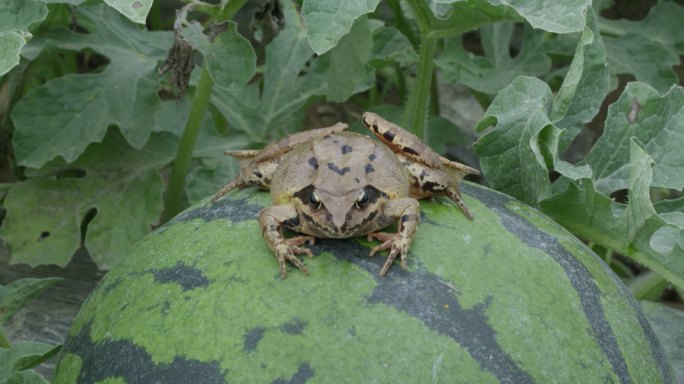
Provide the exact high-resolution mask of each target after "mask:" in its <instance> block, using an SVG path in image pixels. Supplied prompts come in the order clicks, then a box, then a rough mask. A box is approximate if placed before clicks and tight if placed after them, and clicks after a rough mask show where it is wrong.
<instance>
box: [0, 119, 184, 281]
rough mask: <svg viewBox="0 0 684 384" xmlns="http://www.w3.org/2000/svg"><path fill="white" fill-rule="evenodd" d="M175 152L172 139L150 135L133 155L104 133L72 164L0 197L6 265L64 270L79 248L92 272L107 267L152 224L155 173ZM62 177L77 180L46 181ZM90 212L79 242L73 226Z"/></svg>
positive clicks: (49, 169) (158, 183)
mask: <svg viewBox="0 0 684 384" xmlns="http://www.w3.org/2000/svg"><path fill="white" fill-rule="evenodd" d="M177 145H178V139H177V138H176V137H173V136H172V135H169V134H157V135H154V136H153V137H152V139H150V140H149V142H148V144H147V145H146V146H145V147H144V148H143V149H141V150H136V149H133V148H131V147H130V146H129V145H128V144H127V143H126V141H125V139H124V138H123V137H122V135H121V134H119V133H118V132H117V131H115V130H110V133H109V134H108V135H107V136H106V137H105V139H104V140H103V142H102V143H97V144H92V145H91V146H89V147H88V149H87V150H86V151H85V152H84V153H83V154H82V155H81V156H80V157H79V158H78V159H77V160H76V161H75V162H73V163H72V164H69V165H66V164H64V163H61V162H53V163H51V164H50V165H48V166H46V167H45V168H43V169H41V170H40V172H39V173H38V174H35V175H33V176H42V177H34V178H32V179H29V180H26V181H23V182H20V183H17V184H16V185H15V186H13V187H12V188H11V189H10V190H9V192H8V193H7V196H6V197H5V208H6V209H7V217H6V219H5V221H4V222H3V225H2V228H0V234H2V237H3V239H5V241H6V242H7V244H8V246H9V248H10V250H11V252H12V261H13V262H21V263H26V264H29V265H31V266H35V265H39V264H47V263H49V264H56V265H60V266H64V265H66V264H67V263H68V262H69V260H71V257H72V255H73V254H74V252H75V251H76V249H77V248H78V247H80V246H81V245H82V244H83V245H85V246H86V247H87V248H88V249H89V251H90V254H91V255H92V257H93V259H94V260H95V262H96V263H97V264H98V266H99V267H101V268H110V267H112V266H113V265H114V264H116V262H117V261H118V260H119V258H120V257H121V255H123V254H124V252H125V251H126V250H127V249H129V248H130V247H131V246H132V245H133V244H135V243H136V242H137V241H138V240H140V239H141V238H142V237H144V236H145V235H146V234H147V233H149V232H150V230H151V226H152V225H154V224H156V222H157V220H158V218H159V215H160V213H161V208H162V207H161V194H162V189H163V182H162V179H161V175H160V174H159V173H158V170H159V169H160V168H161V167H163V166H165V165H166V164H168V163H169V162H170V161H171V160H172V159H173V158H174V156H175V151H176V146H177ZM70 170H71V171H72V172H73V171H74V170H75V171H77V172H81V173H83V176H82V177H65V176H62V177H55V176H54V175H57V176H59V175H68V172H69V171H70ZM34 173H35V171H34ZM46 201H49V202H50V203H49V204H46V203H45V202H46ZM93 212H94V213H95V216H94V217H93V218H92V221H90V222H89V223H88V225H87V233H86V235H85V238H84V239H82V238H81V234H80V233H81V226H82V225H83V223H84V220H85V218H86V217H87V216H88V215H89V214H92V213H93Z"/></svg>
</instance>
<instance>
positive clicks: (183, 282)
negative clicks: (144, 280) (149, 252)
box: [145, 261, 209, 291]
mask: <svg viewBox="0 0 684 384" xmlns="http://www.w3.org/2000/svg"><path fill="white" fill-rule="evenodd" d="M145 272H146V273H151V274H152V275H153V276H154V281H156V282H157V283H160V284H166V283H175V284H178V285H180V286H181V287H182V288H183V290H184V291H189V290H192V289H195V288H200V287H206V286H208V285H209V279H207V277H206V276H204V274H203V273H202V271H201V270H200V269H197V268H194V267H191V266H189V265H185V264H183V263H181V262H180V261H179V262H177V263H176V265H174V266H173V267H171V268H154V269H150V270H147V271H145Z"/></svg>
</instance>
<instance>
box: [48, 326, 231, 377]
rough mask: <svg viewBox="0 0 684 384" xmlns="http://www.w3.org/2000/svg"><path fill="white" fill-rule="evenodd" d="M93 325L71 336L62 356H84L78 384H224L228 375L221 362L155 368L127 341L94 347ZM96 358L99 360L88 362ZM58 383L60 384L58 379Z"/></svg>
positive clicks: (178, 362) (180, 359)
mask: <svg viewBox="0 0 684 384" xmlns="http://www.w3.org/2000/svg"><path fill="white" fill-rule="evenodd" d="M90 329H91V326H90V324H87V325H86V326H84V327H83V328H82V329H81V331H80V332H79V333H78V334H77V335H75V336H70V337H69V339H68V340H67V342H66V343H65V345H64V349H63V352H62V353H63V354H69V353H71V354H75V355H78V356H81V357H82V359H81V361H82V365H81V370H80V372H79V374H78V378H76V382H77V383H96V382H98V381H101V380H105V379H108V378H115V377H119V378H123V379H124V380H125V382H126V383H128V384H149V383H166V384H189V383H206V384H223V383H225V379H224V377H225V376H226V374H227V372H221V369H220V366H219V362H218V361H210V362H204V361H198V360H194V359H185V358H183V357H180V356H176V357H175V358H174V359H173V361H172V362H171V363H169V364H155V363H154V362H153V361H152V357H151V356H150V355H149V353H147V351H145V349H144V348H142V347H140V346H137V345H135V344H133V343H132V342H130V341H128V340H116V341H104V342H97V343H94V342H92V340H91V339H90ZM87 356H97V357H98V359H88V358H87ZM55 383H60V381H59V380H58V379H57V380H55Z"/></svg>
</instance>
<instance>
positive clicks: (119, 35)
mask: <svg viewBox="0 0 684 384" xmlns="http://www.w3.org/2000/svg"><path fill="white" fill-rule="evenodd" d="M79 22H82V23H83V25H85V26H86V27H88V28H89V32H90V33H75V32H71V31H67V30H66V29H62V30H58V31H54V32H53V33H51V34H50V35H49V36H50V37H49V42H50V43H51V44H54V45H55V46H57V47H59V48H63V49H70V50H82V49H92V50H94V51H96V52H98V53H100V54H102V55H104V56H106V57H108V58H109V59H110V63H109V65H107V67H106V68H105V69H104V70H103V71H102V72H100V73H89V74H83V75H78V74H69V75H66V76H62V77H60V78H57V79H54V80H51V81H48V82H47V83H45V84H44V85H42V86H40V87H38V88H36V89H34V90H33V91H32V92H31V93H29V94H28V95H27V96H26V97H24V98H23V99H22V100H20V101H19V102H18V103H17V104H16V106H15V108H14V109H13V111H12V114H11V116H12V120H13V122H14V124H15V126H16V132H15V133H14V135H13V138H12V143H13V148H14V152H15V155H16V159H17V163H18V164H19V165H23V166H27V167H32V168H40V167H41V166H43V165H44V164H46V163H47V162H48V161H50V160H52V159H54V158H56V157H62V158H63V159H64V160H65V161H67V162H72V161H74V160H75V159H76V158H77V157H78V156H79V155H81V154H82V153H83V151H84V150H85V149H86V147H87V146H88V145H89V144H91V143H95V142H100V141H102V139H103V138H104V136H105V133H106V131H107V127H108V126H109V125H112V124H115V125H117V126H118V127H119V129H120V131H121V132H122V133H123V135H124V137H125V138H126V140H127V141H128V142H129V143H130V144H131V145H132V146H133V147H135V148H142V146H143V145H145V143H146V142H147V139H148V138H149V136H150V132H151V128H152V127H153V126H154V125H155V124H156V122H155V121H154V111H155V110H156V109H157V108H158V107H159V102H160V101H159V98H158V96H157V89H158V84H159V80H158V78H157V74H156V66H157V61H158V60H161V59H162V58H163V57H164V55H165V53H166V49H167V48H168V47H169V46H170V43H171V34H170V33H168V32H147V31H144V30H142V29H140V28H138V27H137V26H135V25H133V24H131V23H130V22H129V21H127V20H125V19H124V18H123V17H122V16H120V15H119V14H118V13H116V12H115V11H113V10H110V9H109V8H108V7H104V6H94V7H80V8H79Z"/></svg>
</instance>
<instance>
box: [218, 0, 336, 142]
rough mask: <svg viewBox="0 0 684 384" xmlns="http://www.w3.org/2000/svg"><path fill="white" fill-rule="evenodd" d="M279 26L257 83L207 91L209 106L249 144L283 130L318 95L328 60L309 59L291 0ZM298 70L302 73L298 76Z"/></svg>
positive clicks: (322, 89) (324, 84)
mask: <svg viewBox="0 0 684 384" xmlns="http://www.w3.org/2000/svg"><path fill="white" fill-rule="evenodd" d="M282 5H283V9H284V10H283V13H284V15H285V28H284V29H283V30H282V31H280V33H279V34H278V36H276V38H275V39H274V40H273V41H272V42H271V43H270V44H269V45H268V46H267V47H266V58H265V63H264V75H263V87H262V89H261V90H260V89H259V86H258V84H249V85H247V86H246V87H243V88H239V89H233V90H225V89H220V88H214V89H213V95H212V98H211V102H212V104H213V105H214V106H215V107H216V108H217V109H218V110H219V111H220V112H221V113H222V114H223V115H224V116H225V118H226V120H228V123H229V125H230V127H232V128H233V129H237V130H239V131H241V132H243V133H245V134H246V135H247V136H248V137H249V139H251V140H252V141H254V142H265V141H267V140H268V135H275V134H277V133H278V132H281V133H282V132H285V131H288V130H289V126H290V125H293V123H294V122H295V121H297V119H298V118H300V117H301V115H297V112H299V111H300V110H301V108H302V107H303V106H304V105H305V104H306V102H307V101H308V100H309V98H310V97H312V96H316V95H324V94H325V93H326V92H327V89H328V86H327V81H326V76H327V73H326V70H327V69H328V66H329V65H330V64H329V60H325V62H324V60H313V61H311V59H312V58H313V55H314V52H313V50H312V49H311V47H310V46H309V43H308V41H307V37H306V30H305V28H304V25H303V24H302V22H301V19H300V18H299V15H298V14H297V12H296V10H295V8H294V5H293V4H292V3H291V2H283V3H282ZM301 73H304V74H303V75H301V76H300V74H301Z"/></svg>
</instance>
